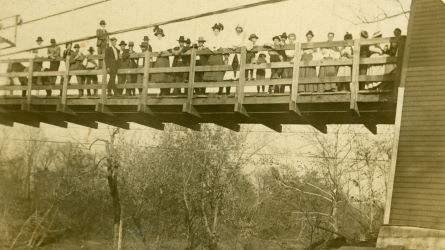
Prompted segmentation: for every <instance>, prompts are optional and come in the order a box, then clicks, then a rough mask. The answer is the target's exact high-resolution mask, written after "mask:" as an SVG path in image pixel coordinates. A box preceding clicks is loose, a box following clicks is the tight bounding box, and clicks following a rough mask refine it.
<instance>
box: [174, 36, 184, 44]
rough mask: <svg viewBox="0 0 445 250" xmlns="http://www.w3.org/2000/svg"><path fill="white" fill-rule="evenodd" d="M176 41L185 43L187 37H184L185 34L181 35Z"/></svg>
mask: <svg viewBox="0 0 445 250" xmlns="http://www.w3.org/2000/svg"><path fill="white" fill-rule="evenodd" d="M176 41H178V42H180V43H185V38H184V36H180V37H179V39H178V40H176Z"/></svg>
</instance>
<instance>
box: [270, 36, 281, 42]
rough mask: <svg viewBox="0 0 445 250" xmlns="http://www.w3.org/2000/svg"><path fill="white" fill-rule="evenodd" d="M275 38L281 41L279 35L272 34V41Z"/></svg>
mask: <svg viewBox="0 0 445 250" xmlns="http://www.w3.org/2000/svg"><path fill="white" fill-rule="evenodd" d="M275 39H278V40H280V41H281V38H280V36H274V37H272V41H274V40H275Z"/></svg>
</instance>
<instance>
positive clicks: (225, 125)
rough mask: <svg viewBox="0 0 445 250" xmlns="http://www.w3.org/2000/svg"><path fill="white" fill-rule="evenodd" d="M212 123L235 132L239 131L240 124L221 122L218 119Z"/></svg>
mask: <svg viewBox="0 0 445 250" xmlns="http://www.w3.org/2000/svg"><path fill="white" fill-rule="evenodd" d="M214 123H215V124H216V125H218V126H221V127H223V128H226V129H230V130H232V131H235V132H240V130H241V125H239V124H238V123H233V122H222V121H218V122H214Z"/></svg>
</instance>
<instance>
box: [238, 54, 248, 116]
mask: <svg viewBox="0 0 445 250" xmlns="http://www.w3.org/2000/svg"><path fill="white" fill-rule="evenodd" d="M235 56H236V55H235ZM246 57H247V50H246V47H245V46H243V47H241V59H240V61H241V62H240V67H239V80H238V85H237V86H236V94H235V112H236V113H239V114H242V115H244V116H249V115H248V114H247V111H246V109H245V108H244V86H245V83H246Z"/></svg>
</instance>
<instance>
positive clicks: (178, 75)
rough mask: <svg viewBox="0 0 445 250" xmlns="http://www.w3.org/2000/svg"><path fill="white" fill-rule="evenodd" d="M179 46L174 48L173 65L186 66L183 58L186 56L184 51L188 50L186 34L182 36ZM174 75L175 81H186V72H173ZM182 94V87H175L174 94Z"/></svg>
mask: <svg viewBox="0 0 445 250" xmlns="http://www.w3.org/2000/svg"><path fill="white" fill-rule="evenodd" d="M176 41H178V43H179V46H177V47H174V48H173V49H172V53H173V54H174V55H175V56H174V58H173V63H172V67H183V66H186V62H185V61H184V60H183V59H184V57H183V56H182V53H184V52H186V51H187V48H186V46H185V42H186V40H185V38H184V36H180V37H179V39H178V40H176ZM173 75H174V81H175V82H184V80H185V74H184V72H175V73H173ZM180 94H181V89H180V88H175V89H174V90H173V95H180Z"/></svg>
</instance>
